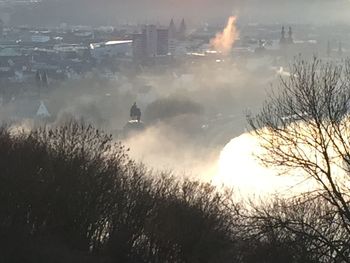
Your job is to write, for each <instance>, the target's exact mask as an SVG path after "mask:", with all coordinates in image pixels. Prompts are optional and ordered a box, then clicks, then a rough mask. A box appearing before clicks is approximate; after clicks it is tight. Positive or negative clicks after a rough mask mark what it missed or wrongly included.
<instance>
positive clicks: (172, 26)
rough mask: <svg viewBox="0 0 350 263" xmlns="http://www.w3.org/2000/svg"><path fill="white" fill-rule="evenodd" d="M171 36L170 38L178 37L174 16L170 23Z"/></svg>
mask: <svg viewBox="0 0 350 263" xmlns="http://www.w3.org/2000/svg"><path fill="white" fill-rule="evenodd" d="M169 38H170V39H175V38H176V26H175V23H174V19H173V18H172V19H171V21H170V25H169Z"/></svg>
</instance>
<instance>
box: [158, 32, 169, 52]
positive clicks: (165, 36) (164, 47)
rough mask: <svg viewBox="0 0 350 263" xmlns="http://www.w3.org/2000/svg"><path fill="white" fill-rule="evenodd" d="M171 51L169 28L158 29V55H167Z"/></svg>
mask: <svg viewBox="0 0 350 263" xmlns="http://www.w3.org/2000/svg"><path fill="white" fill-rule="evenodd" d="M168 53H169V30H168V29H157V55H158V56H165V55H168Z"/></svg>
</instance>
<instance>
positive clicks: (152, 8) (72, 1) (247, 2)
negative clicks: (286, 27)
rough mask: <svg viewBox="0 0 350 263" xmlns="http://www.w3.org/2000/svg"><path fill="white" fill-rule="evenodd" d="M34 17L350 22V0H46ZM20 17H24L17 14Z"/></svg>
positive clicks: (113, 20)
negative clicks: (236, 16) (236, 18)
mask: <svg viewBox="0 0 350 263" xmlns="http://www.w3.org/2000/svg"><path fill="white" fill-rule="evenodd" d="M44 2H45V3H44V4H42V5H41V6H39V7H37V8H35V9H34V10H32V13H31V14H26V15H28V16H32V19H34V20H38V21H40V20H42V21H43V20H48V21H51V22H52V23H59V22H80V23H92V24H94V23H100V24H109V23H116V22H119V23H124V22H140V23H144V22H156V21H161V22H165V21H168V20H169V19H170V18H171V17H175V18H178V19H180V18H181V17H185V18H186V19H187V20H188V21H195V22H200V21H203V22H204V21H209V22H214V23H221V22H223V21H225V20H226V18H227V16H229V15H231V14H238V15H239V17H240V20H241V21H249V22H297V23H302V22H314V23H319V22H324V23H329V22H347V23H348V22H350V17H348V14H349V12H350V1H349V0H98V1H96V0H44ZM17 19H20V17H19V18H17Z"/></svg>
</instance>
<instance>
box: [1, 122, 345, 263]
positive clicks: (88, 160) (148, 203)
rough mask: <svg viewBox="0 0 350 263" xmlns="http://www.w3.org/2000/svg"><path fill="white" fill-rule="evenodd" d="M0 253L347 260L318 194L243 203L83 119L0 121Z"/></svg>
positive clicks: (82, 258) (46, 262)
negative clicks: (153, 162)
mask: <svg viewBox="0 0 350 263" xmlns="http://www.w3.org/2000/svg"><path fill="white" fill-rule="evenodd" d="M0 171H1V173H0V248H1V262H4V263H6V262H11V263H13V262H36V263H40V262H43V263H50V262H62V263H63V262H64V263H66V262H106V263H109V262H141V263H142V262H155V263H156V262H242V263H243V262H303V263H305V262H349V259H348V255H349V254H348V253H349V251H348V247H349V246H347V245H348V244H347V242H348V241H349V240H350V238H349V235H348V232H346V231H342V230H343V229H344V228H343V227H341V226H339V225H338V223H337V222H338V221H337V219H336V217H337V215H336V214H333V213H332V211H333V210H332V209H331V207H330V206H328V205H327V204H324V202H323V201H322V200H321V199H320V198H318V197H315V198H313V199H310V198H309V197H308V198H303V197H301V198H299V199H293V200H288V201H287V200H274V201H271V202H270V203H269V204H265V205H261V206H259V207H255V208H254V207H253V208H252V207H251V208H249V209H246V208H244V207H242V206H240V205H239V204H237V203H235V202H234V201H233V198H232V196H233V193H232V192H223V191H217V190H216V189H215V188H214V187H213V186H210V185H207V184H202V183H198V182H191V181H181V182H180V181H178V180H176V179H175V178H173V177H172V176H171V175H169V174H160V173H154V172H151V171H149V170H147V168H145V167H143V166H142V165H138V164H136V163H134V162H133V161H132V160H130V159H129V157H128V155H127V150H126V149H125V148H124V147H123V146H122V145H121V144H119V143H114V142H113V140H112V137H111V136H109V135H107V134H104V133H103V132H101V131H99V130H97V129H95V128H93V127H92V126H90V125H85V124H81V123H77V122H74V121H71V122H68V123H66V124H65V125H62V126H59V127H55V128H39V129H36V130H32V131H30V132H26V133H24V132H23V133H22V132H20V133H18V132H16V133H13V131H12V129H11V128H8V127H2V128H1V130H0Z"/></svg>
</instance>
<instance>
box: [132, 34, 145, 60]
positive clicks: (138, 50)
mask: <svg viewBox="0 0 350 263" xmlns="http://www.w3.org/2000/svg"><path fill="white" fill-rule="evenodd" d="M132 53H133V58H134V61H135V62H143V61H145V59H146V58H147V39H146V35H145V34H144V33H141V34H133V35H132Z"/></svg>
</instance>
